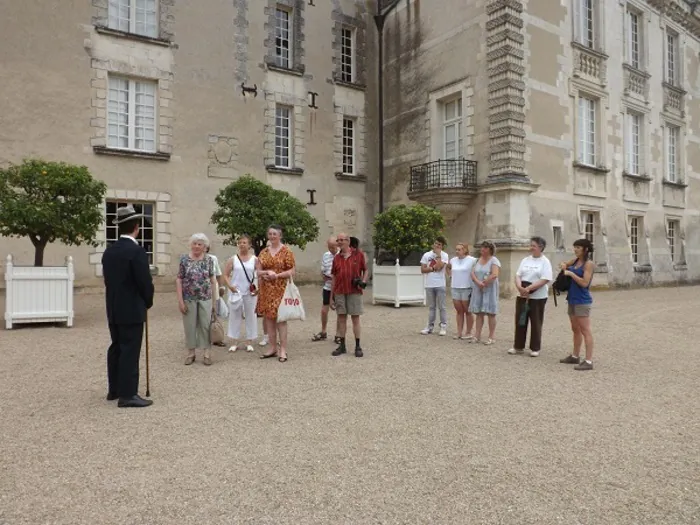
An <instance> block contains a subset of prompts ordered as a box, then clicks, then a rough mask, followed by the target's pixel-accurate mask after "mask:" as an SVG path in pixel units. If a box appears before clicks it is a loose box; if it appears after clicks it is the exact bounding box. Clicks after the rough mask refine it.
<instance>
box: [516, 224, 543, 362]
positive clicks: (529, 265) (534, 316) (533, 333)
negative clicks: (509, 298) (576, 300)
mask: <svg viewBox="0 0 700 525" xmlns="http://www.w3.org/2000/svg"><path fill="white" fill-rule="evenodd" d="M546 246H547V242H546V241H545V240H544V239H543V238H542V237H532V238H531V239H530V255H528V256H527V257H525V258H524V259H523V260H522V261H521V262H520V266H519V267H518V271H517V272H516V273H515V287H516V288H517V289H518V293H519V296H518V298H517V299H516V300H515V338H514V342H513V348H511V349H510V350H508V353H509V354H511V355H514V354H520V353H522V352H523V351H524V350H525V341H526V339H527V325H528V322H529V323H530V356H532V357H537V356H538V355H540V349H541V345H542V324H543V322H544V307H545V305H546V304H547V296H548V294H549V286H548V284H549V282H550V281H552V279H553V276H552V263H551V262H549V259H547V257H545V256H544V255H543V254H542V252H543V251H544V249H545V247H546Z"/></svg>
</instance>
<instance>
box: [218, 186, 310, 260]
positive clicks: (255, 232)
mask: <svg viewBox="0 0 700 525" xmlns="http://www.w3.org/2000/svg"><path fill="white" fill-rule="evenodd" d="M215 201H216V204H217V210H216V211H215V212H214V214H213V215H212V216H211V222H212V224H214V225H215V226H216V233H218V234H219V235H221V236H223V237H224V244H228V245H231V244H235V243H236V238H237V237H238V236H239V235H241V234H243V233H247V234H248V235H250V236H251V237H252V239H253V247H254V248H255V253H260V252H261V251H262V249H263V248H265V244H266V242H267V228H268V226H270V225H271V224H279V225H280V226H281V227H282V229H283V230H284V233H283V237H284V239H283V240H284V242H285V244H290V245H292V246H298V247H299V248H301V249H302V250H303V249H304V248H305V247H306V245H307V244H308V243H310V242H313V241H315V240H316V239H318V233H319V228H318V221H317V220H316V218H315V217H314V216H313V215H311V214H310V213H309V212H308V210H307V209H306V206H305V205H304V204H303V203H302V202H301V201H300V200H299V199H297V198H296V197H293V196H292V195H290V194H289V193H287V192H286V191H281V190H276V189H274V188H273V187H272V186H270V185H269V184H265V183H264V182H262V181H260V180H258V179H256V178H255V177H252V176H250V175H245V176H243V177H241V178H240V179H238V180H237V181H235V182H232V183H231V184H229V185H228V186H226V187H225V188H224V189H222V190H221V191H219V194H218V195H217V196H216V199H215Z"/></svg>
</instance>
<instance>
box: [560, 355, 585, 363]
mask: <svg viewBox="0 0 700 525" xmlns="http://www.w3.org/2000/svg"><path fill="white" fill-rule="evenodd" d="M559 362H560V363H564V364H565V365H577V364H579V363H580V362H581V359H580V358H579V357H576V356H575V355H567V356H566V357H565V358H564V359H560V360H559Z"/></svg>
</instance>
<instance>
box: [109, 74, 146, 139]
mask: <svg viewBox="0 0 700 525" xmlns="http://www.w3.org/2000/svg"><path fill="white" fill-rule="evenodd" d="M156 87H157V85H156V82H152V81H149V80H133V79H128V78H124V77H114V76H110V77H109V102H108V106H107V108H108V109H107V144H108V145H109V147H111V148H121V149H131V150H136V151H148V152H154V151H156Z"/></svg>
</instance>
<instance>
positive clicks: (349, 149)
mask: <svg viewBox="0 0 700 525" xmlns="http://www.w3.org/2000/svg"><path fill="white" fill-rule="evenodd" d="M343 173H344V174H345V175H354V174H355V121H354V120H352V119H349V118H344V119H343Z"/></svg>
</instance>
